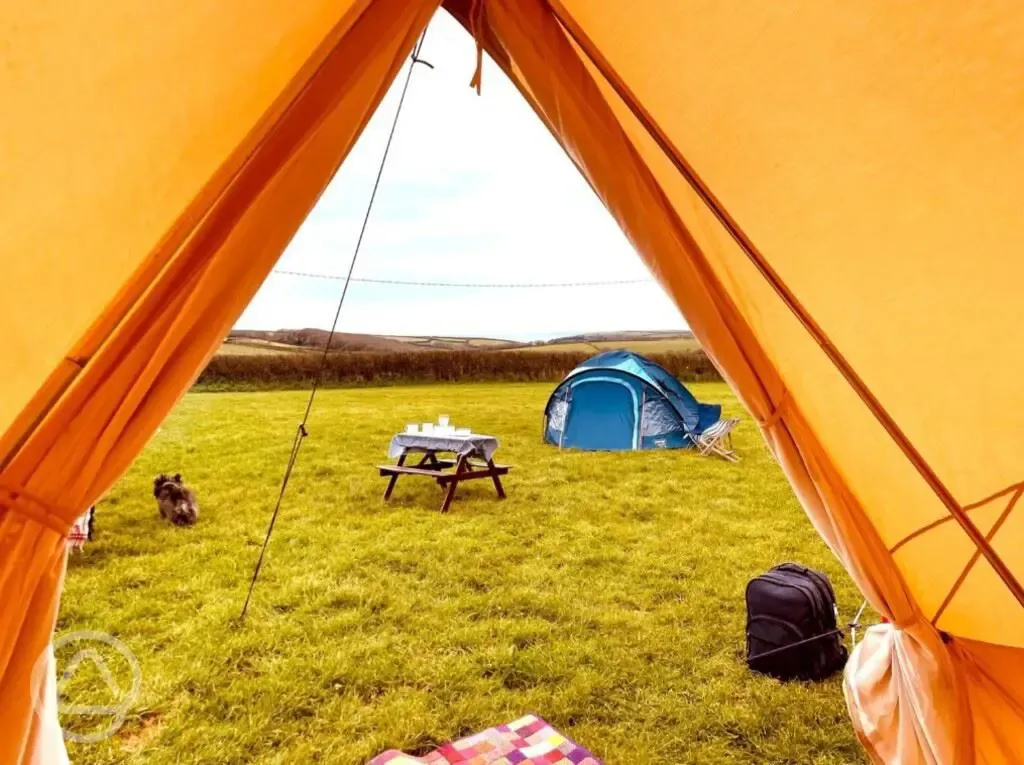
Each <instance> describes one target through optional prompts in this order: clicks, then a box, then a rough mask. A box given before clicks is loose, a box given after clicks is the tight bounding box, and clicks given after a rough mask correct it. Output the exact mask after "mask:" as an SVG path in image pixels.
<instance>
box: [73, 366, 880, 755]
mask: <svg viewBox="0 0 1024 765" xmlns="http://www.w3.org/2000/svg"><path fill="white" fill-rule="evenodd" d="M550 387H551V386H550V385H547V384H544V385H537V384H521V385H514V384H505V385H448V386H433V387H427V386H417V387H393V388H384V389H359V390H329V391H323V392H322V393H321V394H320V396H319V398H318V403H317V406H316V407H315V409H314V414H313V417H312V419H311V422H310V428H309V429H310V437H309V439H308V440H307V441H306V443H305V446H304V447H303V450H302V453H301V456H300V458H299V462H298V466H297V468H296V471H295V474H294V476H293V478H292V483H291V486H290V489H289V493H288V495H287V497H286V499H285V503H284V506H283V510H282V512H281V515H280V518H279V521H278V528H277V531H276V532H275V537H274V539H273V541H272V543H271V547H270V552H269V555H268V558H267V563H266V565H265V567H264V570H263V575H262V578H261V581H260V583H259V586H258V587H257V590H256V595H255V600H254V605H253V607H251V609H250V613H249V617H248V620H247V621H246V622H245V623H244V624H239V623H238V622H237V616H238V612H239V609H240V607H241V604H242V601H243V599H244V596H245V590H246V587H247V584H248V580H249V577H250V574H251V570H252V566H253V563H254V562H255V559H256V556H257V553H258V549H259V544H260V541H261V539H262V536H263V533H264V530H265V528H266V524H267V520H268V518H269V513H270V510H271V508H272V504H273V500H274V497H275V496H276V493H277V490H278V482H279V480H280V476H281V471H282V469H283V465H284V462H285V460H286V458H287V455H288V450H289V447H290V444H291V439H292V435H293V433H294V429H295V426H296V424H297V422H298V420H299V419H300V417H301V414H302V410H303V407H304V404H305V398H306V394H305V393H303V392H295V393H241V394H210V393H203V394H190V395H189V396H187V397H186V398H185V400H184V401H183V403H182V404H181V405H180V406H179V407H178V409H177V410H176V412H175V413H174V414H173V415H172V416H171V418H170V419H169V420H168V422H166V423H165V424H164V426H163V428H162V430H161V431H160V432H159V433H158V434H157V435H156V437H155V438H154V440H153V442H152V443H151V444H150V446H149V447H148V448H147V450H146V451H145V452H144V453H143V455H142V456H141V457H140V458H139V459H138V461H137V462H136V464H135V466H134V467H133V468H132V470H131V472H130V473H129V474H128V475H127V476H126V477H125V478H124V479H123V480H122V481H121V482H120V483H119V484H118V485H117V486H116V487H115V488H114V489H113V490H112V491H111V493H110V494H109V495H108V496H107V497H106V498H104V500H103V501H102V502H101V503H100V505H99V507H98V510H97V518H96V529H97V537H96V540H95V541H94V542H92V543H91V544H90V545H89V546H88V547H87V548H86V551H85V552H84V553H83V554H81V555H76V556H74V557H73V558H72V559H71V562H70V565H69V570H68V575H67V581H66V593H65V597H64V601H63V606H62V612H61V616H60V621H59V625H58V632H59V633H63V632H65V631H67V630H72V629H75V630H78V629H93V630H102V631H105V632H109V633H111V634H114V635H116V636H118V637H119V638H120V639H121V640H123V641H124V642H125V643H126V644H127V645H128V646H129V647H130V648H131V649H132V650H133V651H134V652H135V653H136V654H137V655H138V657H139V660H140V662H141V667H142V673H143V691H142V696H141V699H140V702H139V704H138V706H137V707H136V708H135V709H134V710H133V712H132V714H131V715H130V716H129V718H128V720H127V722H126V724H125V725H124V726H123V727H122V728H121V729H120V731H119V732H118V734H117V735H115V736H114V737H113V738H112V739H109V740H107V741H105V742H102V743H99V744H91V745H87V744H73V743H72V744H69V747H70V751H71V756H72V761H73V762H76V763H89V764H91V765H98V764H99V763H127V762H132V763H135V762H139V763H150V764H152V765H157V764H160V765H170V764H171V763H238V764H239V765H240V764H241V763H247V764H248V763H261V764H270V763H307V762H323V763H363V762H365V761H366V760H367V759H368V758H370V757H371V756H373V755H374V754H376V753H378V752H380V751H382V750H384V749H387V748H389V747H396V748H400V749H405V750H409V751H412V752H419V753H422V752H424V751H426V750H428V749H430V748H431V747H432V746H434V745H436V744H437V743H439V742H442V741H444V740H445V739H449V738H453V737H457V736H461V735H465V734H467V733H469V732H471V731H475V730H478V729H480V728H484V727H487V726H490V725H493V724H496V723H499V722H503V721H508V720H511V719H514V718H516V717H519V716H520V715H522V714H524V713H527V712H533V713H536V714H539V715H541V716H543V717H545V718H546V719H548V720H549V721H550V722H551V723H552V724H554V725H555V726H557V727H559V728H561V729H562V730H563V731H564V732H565V733H566V734H568V735H569V736H571V737H573V738H575V739H577V740H578V741H579V742H580V743H581V744H583V745H585V746H587V747H588V748H590V749H591V750H593V751H594V752H595V754H597V755H598V756H600V757H603V758H604V759H605V761H606V762H607V763H609V765H617V764H619V763H622V764H626V763H628V764H629V765H643V764H646V763H700V764H701V765H725V764H727V763H728V764H729V765H733V764H736V763H744V764H750V765H753V764H754V763H757V765H767V764H770V763H777V764H779V765H781V764H782V763H800V764H801V765H805V764H807V763H817V764H818V765H825V764H826V763H829V764H832V765H838V764H839V763H859V762H863V758H862V756H861V754H860V750H859V747H858V745H857V743H856V741H855V738H854V735H853V732H852V729H851V727H850V724H849V722H848V719H847V716H846V712H845V707H844V704H843V701H842V694H841V689H840V685H839V681H838V680H833V681H830V682H827V683H822V684H817V685H805V684H790V685H781V684H779V683H777V682H775V681H772V680H768V679H765V678H761V677H757V676H753V675H751V674H750V673H748V672H747V671H746V669H745V667H744V664H743V661H742V652H743V628H744V608H743V588H744V585H745V584H746V582H747V580H748V579H749V578H750V577H751V576H753V575H755V574H757V573H760V572H761V571H763V570H764V569H766V568H768V567H769V566H771V565H773V564H775V563H778V562H780V561H783V560H794V559H795V560H799V561H802V562H804V563H806V564H809V565H813V566H816V567H820V568H822V569H824V570H825V571H827V573H828V574H829V575H830V576H831V577H832V579H833V582H834V583H835V585H836V588H837V591H838V598H839V605H840V609H841V612H842V613H843V615H849V614H851V613H852V612H853V610H854V609H855V608H856V606H857V604H858V603H859V602H860V598H859V596H858V594H857V593H856V591H855V589H854V588H853V586H852V584H851V583H850V581H849V580H848V578H847V577H846V576H845V575H844V574H843V573H842V572H841V570H840V568H839V567H838V565H837V563H836V562H835V561H834V559H833V558H832V557H831V555H830V554H829V553H828V552H827V550H826V549H825V547H824V545H823V544H822V543H821V542H820V540H819V539H818V538H817V536H816V535H815V533H814V532H813V530H812V529H811V526H810V524H809V523H808V522H807V520H806V519H805V517H804V516H803V514H802V512H801V510H800V509H799V507H798V506H797V503H796V501H795V500H794V498H793V496H792V493H791V490H790V488H789V486H788V484H787V483H786V481H785V480H784V478H783V476H782V474H781V472H780V471H779V469H778V468H777V466H776V465H775V464H774V463H773V461H772V460H771V458H770V457H769V455H768V453H767V451H766V449H765V448H764V446H763V444H762V442H761V440H760V437H759V436H758V434H757V433H756V428H755V426H754V425H753V424H752V423H751V422H750V420H749V419H748V418H746V419H744V421H743V423H742V424H741V425H740V427H739V429H738V431H737V436H736V441H737V448H738V451H739V452H740V454H741V457H742V461H741V462H740V464H738V465H731V464H727V463H725V462H722V461H717V460H713V459H708V458H701V457H698V456H696V455H694V454H693V453H690V452H669V451H665V452H647V453H635V454H634V453H619V454H584V453H572V452H558V451H556V450H554V449H552V448H550V447H546V446H544V445H542V444H541V443H540V441H539V428H540V419H541V412H542V408H543V404H544V401H545V399H546V397H547V395H548V393H549V392H550ZM691 387H692V389H693V391H694V393H695V394H697V396H698V397H699V398H700V399H702V400H705V401H721V402H723V403H724V404H725V410H726V412H727V413H728V414H733V413H736V414H739V413H741V412H740V408H739V407H738V405H737V403H736V402H735V400H734V399H733V398H732V396H731V395H730V394H729V393H728V391H727V388H726V387H725V386H724V385H722V384H715V383H709V384H697V385H693V386H691ZM439 413H447V414H450V415H451V416H452V419H453V422H454V423H455V424H458V425H471V426H472V427H473V428H474V429H476V430H477V431H489V432H493V433H495V434H497V435H498V436H500V438H501V440H502V447H501V449H500V451H499V453H498V454H499V459H500V461H505V462H509V463H511V464H512V465H514V466H515V468H514V470H513V472H512V474H511V475H510V476H509V478H508V480H507V489H508V492H509V499H508V500H507V501H505V502H498V501H496V500H495V499H494V496H493V489H491V487H490V486H489V485H484V482H482V481H481V482H478V483H479V484H481V485H476V486H474V485H473V484H469V485H467V486H466V487H465V488H463V489H461V490H460V497H459V498H458V499H456V501H455V504H454V505H453V510H452V512H451V513H450V514H448V515H446V516H441V515H440V514H438V513H437V512H436V510H437V507H438V505H439V499H440V497H439V494H438V490H437V487H436V486H435V485H434V484H433V483H431V482H427V481H421V482H417V481H416V480H415V479H407V483H405V484H404V485H403V483H402V482H399V484H398V488H397V489H396V493H395V497H394V498H393V500H392V503H391V504H390V505H389V506H384V505H383V504H382V503H381V499H380V497H381V493H382V490H383V488H384V487H383V483H382V479H381V478H379V477H378V476H377V474H376V471H375V470H374V468H373V466H374V465H375V464H377V463H379V462H381V461H383V460H384V458H385V454H384V453H385V449H386V446H387V442H388V439H389V438H390V436H391V435H392V433H393V432H395V431H396V430H398V429H400V428H401V427H402V426H403V425H404V424H405V423H406V422H417V421H426V420H429V419H433V418H434V417H436V415H437V414H439ZM161 471H181V472H183V473H184V475H185V477H186V479H187V480H188V481H189V482H190V483H192V484H193V485H194V486H195V487H196V489H197V491H198V493H199V498H200V504H201V508H202V514H201V518H200V522H199V524H198V525H197V526H196V527H193V528H188V529H178V528H172V527H170V526H168V525H165V524H164V523H162V522H161V521H160V520H159V518H158V517H157V513H156V508H155V505H154V501H153V499H152V496H151V492H150V489H151V481H152V478H153V476H154V475H155V474H156V473H158V472H161ZM76 681H77V677H76ZM84 682H85V681H83V683H84ZM75 700H76V701H78V699H77V698H76V699H75ZM67 723H68V721H67V720H65V724H67ZM80 725H81V726H82V729H85V730H87V729H88V728H87V726H86V721H85V720H83V721H82V722H81V723H80Z"/></svg>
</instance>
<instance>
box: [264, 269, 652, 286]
mask: <svg viewBox="0 0 1024 765" xmlns="http://www.w3.org/2000/svg"><path fill="white" fill-rule="evenodd" d="M273 273H275V274H280V275H281V276H298V277H303V278H309V279H332V280H337V281H349V282H357V283H359V284H391V285H399V286H402V287H464V288H471V289H552V288H560V287H612V286H618V285H623V284H655V281H654V279H650V278H647V279H607V280H603V281H588V282H534V283H529V284H523V283H511V284H500V283H497V282H418V281H407V280H404V279H370V278H359V277H355V276H353V277H352V278H351V279H346V278H345V277H344V276H338V275H335V274H316V273H310V272H307V271H289V270H285V269H281V268H275V269H274V271H273Z"/></svg>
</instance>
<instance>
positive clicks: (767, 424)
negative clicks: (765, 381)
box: [757, 388, 789, 430]
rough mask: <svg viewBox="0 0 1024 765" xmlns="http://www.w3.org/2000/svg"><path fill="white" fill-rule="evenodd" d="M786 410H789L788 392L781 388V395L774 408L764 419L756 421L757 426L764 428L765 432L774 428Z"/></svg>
mask: <svg viewBox="0 0 1024 765" xmlns="http://www.w3.org/2000/svg"><path fill="white" fill-rule="evenodd" d="M788 408H789V390H788V389H786V388H783V389H782V395H780V396H779V400H778V402H777V403H776V404H775V406H774V408H773V409H772V411H771V412H769V414H768V416H767V417H765V418H764V419H763V420H762V419H758V421H757V422H758V424H759V425H760V426H761V427H762V428H764V429H766V430H767V429H768V428H771V427H774V426H775V425H777V424H778V423H779V421H780V420H781V419H782V415H783V414H785V412H786V410H787V409H788Z"/></svg>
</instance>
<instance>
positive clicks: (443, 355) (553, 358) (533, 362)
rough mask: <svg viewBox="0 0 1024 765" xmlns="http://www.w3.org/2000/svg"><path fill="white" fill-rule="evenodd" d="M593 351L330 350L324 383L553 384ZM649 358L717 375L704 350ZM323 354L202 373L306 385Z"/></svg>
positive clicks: (209, 382) (228, 358) (698, 374)
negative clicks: (413, 351) (409, 351)
mask: <svg viewBox="0 0 1024 765" xmlns="http://www.w3.org/2000/svg"><path fill="white" fill-rule="evenodd" d="M593 354H594V351H593V350H591V351H590V352H589V353H583V352H576V353H556V352H554V351H548V352H546V353H525V352H524V353H495V352H494V351H489V350H467V351H420V352H417V353H390V352H383V353H382V352H374V351H342V352H338V353H331V354H330V355H329V356H328V357H327V359H326V366H325V368H324V373H323V375H322V377H321V382H322V383H323V384H324V385H326V386H329V387H338V386H360V385H396V384H403V383H436V382H526V381H531V382H532V381H546V382H549V383H552V384H553V383H555V382H557V381H559V380H561V379H562V378H563V377H565V375H566V374H568V373H569V372H570V371H572V370H573V369H574V368H575V367H576V366H577V365H578V364H579V363H580V362H582V361H583V360H584V359H586V358H588V357H589V356H592V355H593ZM650 357H651V358H652V359H654V360H655V361H657V362H659V363H660V364H662V365H663V366H664V367H665V368H666V369H667V370H669V372H671V373H672V374H673V375H675V376H676V377H677V378H679V379H680V380H683V381H685V382H694V381H710V380H719V379H720V377H719V375H718V372H717V371H716V370H715V368H714V366H712V364H711V362H710V361H709V360H708V358H707V356H705V355H704V352H703V351H699V350H697V351H689V352H686V353H653V354H650ZM323 363H324V359H323V354H322V353H314V352H291V353H270V354H220V355H217V356H215V357H214V358H213V359H211V361H210V363H209V364H208V365H207V367H206V369H205V370H204V371H203V372H202V373H201V374H200V376H199V380H198V385H199V387H200V388H203V389H206V390H271V389H287V388H308V387H310V386H311V385H312V384H313V380H314V379H316V378H317V375H318V371H319V369H320V367H321V364H323Z"/></svg>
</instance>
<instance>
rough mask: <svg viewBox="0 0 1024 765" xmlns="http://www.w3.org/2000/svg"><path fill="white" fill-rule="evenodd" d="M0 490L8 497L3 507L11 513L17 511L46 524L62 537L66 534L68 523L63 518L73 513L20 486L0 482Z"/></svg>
mask: <svg viewBox="0 0 1024 765" xmlns="http://www.w3.org/2000/svg"><path fill="white" fill-rule="evenodd" d="M0 492H2V493H4V494H6V495H7V496H8V497H10V499H9V500H7V502H5V503H4V507H6V508H7V509H8V510H10V511H11V512H12V513H17V514H18V515H21V516H23V517H25V518H28V519H30V520H33V521H35V522H36V523H38V524H40V525H42V526H46V528H48V529H51V530H53V531H56V532H57V533H58V534H60V535H61V536H62V537H65V536H67V534H68V525H67V524H66V523H64V521H63V518H64V517H65V516H67V517H73V516H74V515H75V514H74V513H72V512H70V511H68V510H65V509H64V508H62V507H58V506H57V505H55V504H53V503H52V502H47V501H46V500H45V499H43V498H42V497H39V496H37V495H36V494H33V493H32V492H30V491H29V490H28V489H23V488H22V487H20V486H12V485H11V484H7V483H0Z"/></svg>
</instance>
